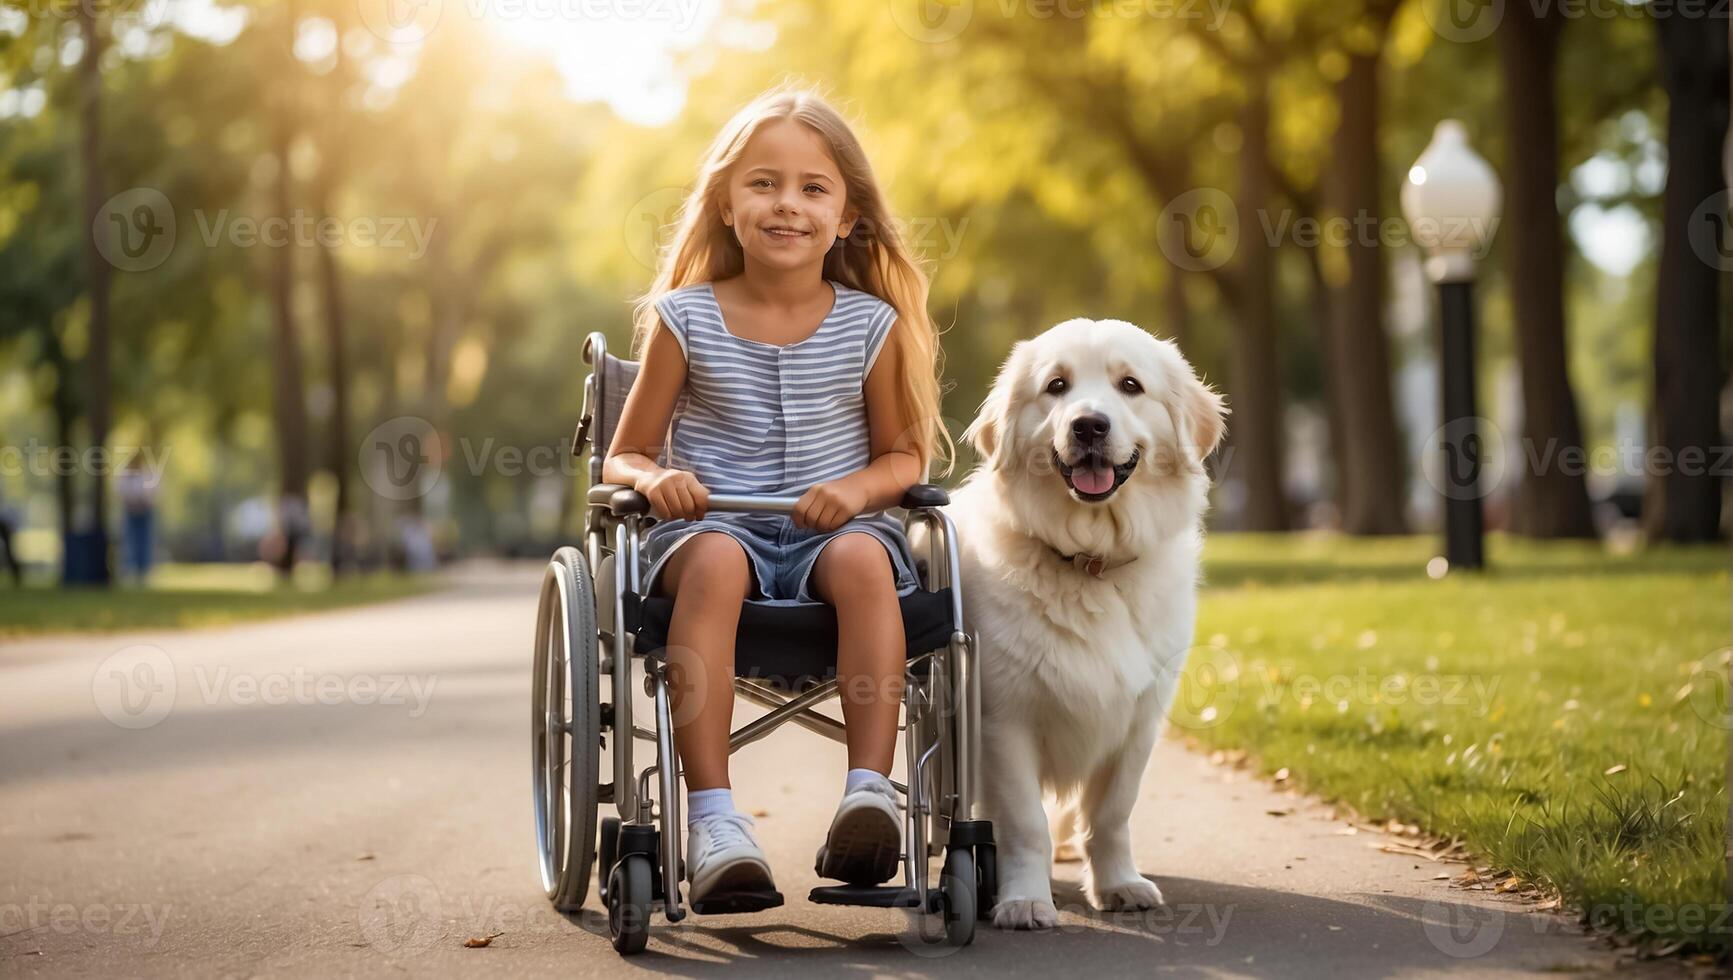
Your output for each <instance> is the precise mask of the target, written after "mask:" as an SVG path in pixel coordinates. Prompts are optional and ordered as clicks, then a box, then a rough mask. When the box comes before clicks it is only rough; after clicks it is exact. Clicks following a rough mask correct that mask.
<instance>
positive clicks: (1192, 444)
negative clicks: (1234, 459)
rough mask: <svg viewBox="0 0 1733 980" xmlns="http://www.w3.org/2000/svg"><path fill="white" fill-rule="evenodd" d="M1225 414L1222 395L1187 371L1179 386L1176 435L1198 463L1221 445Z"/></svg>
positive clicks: (1225, 420) (1225, 423)
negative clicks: (1177, 434) (1178, 435)
mask: <svg viewBox="0 0 1733 980" xmlns="http://www.w3.org/2000/svg"><path fill="white" fill-rule="evenodd" d="M1228 414H1229V410H1228V407H1227V405H1226V404H1225V403H1224V402H1223V400H1222V396H1221V394H1220V393H1218V392H1217V391H1216V390H1215V389H1214V388H1211V387H1210V386H1209V385H1207V384H1204V383H1203V382H1202V381H1200V380H1199V379H1198V377H1197V375H1196V374H1194V373H1192V372H1191V371H1190V370H1187V371H1186V372H1185V380H1183V381H1181V382H1180V386H1179V412H1178V415H1179V418H1178V422H1179V430H1180V432H1179V434H1180V438H1181V439H1183V440H1185V443H1186V448H1187V449H1189V450H1190V451H1191V452H1192V455H1193V458H1195V459H1196V460H1197V461H1198V462H1200V463H1201V462H1203V461H1204V460H1206V459H1208V458H1209V454H1210V453H1212V452H1215V448H1216V446H1217V445H1218V444H1219V443H1220V442H1221V441H1222V436H1223V435H1224V434H1226V432H1227V416H1228Z"/></svg>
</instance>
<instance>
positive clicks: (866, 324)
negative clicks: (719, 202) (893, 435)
mask: <svg viewBox="0 0 1733 980" xmlns="http://www.w3.org/2000/svg"><path fill="white" fill-rule="evenodd" d="M831 285H832V286H833V287H835V289H836V303H835V305H834V306H833V307H832V308H831V311H830V313H829V314H828V315H827V316H826V317H825V318H824V321H823V322H822V323H820V324H819V326H818V329H817V330H816V331H815V332H814V333H813V334H812V336H810V337H807V338H806V339H804V340H801V341H799V342H798V343H793V344H787V345H780V346H779V345H777V344H766V343H761V342H759V341H755V340H746V339H745V338H742V337H737V336H735V335H734V334H732V333H730V332H729V330H728V328H727V327H726V326H725V325H724V324H723V322H722V308H721V306H719V305H718V304H717V302H716V292H715V290H714V289H712V288H711V287H710V285H709V284H708V283H703V284H700V285H696V286H688V287H686V288H684V289H678V290H675V291H673V292H670V293H668V294H667V295H665V296H663V297H662V298H660V299H659V300H657V301H656V304H655V305H656V312H657V314H658V315H659V316H660V317H661V319H662V322H663V323H664V324H666V325H667V327H668V329H669V330H670V331H671V332H672V333H673V334H674V336H675V337H676V338H677V339H678V340H679V341H680V348H681V350H683V351H684V352H685V354H686V387H685V390H684V391H682V392H681V394H680V397H679V399H678V401H676V402H675V405H674V415H673V418H672V420H671V421H670V423H669V436H668V445H667V447H666V450H665V452H666V457H665V460H664V462H663V465H665V466H669V467H673V468H676V469H683V470H690V471H691V472H692V473H693V474H694V475H695V476H697V477H698V482H700V483H702V484H704V486H705V487H706V488H707V489H709V490H710V491H711V492H713V493H738V494H752V495H759V496H789V497H798V496H800V495H802V494H804V493H805V492H806V491H807V490H809V489H811V488H812V486H813V485H815V484H818V483H823V482H825V481H828V480H837V479H841V478H842V477H845V476H848V475H849V474H850V473H855V472H858V471H859V470H862V469H865V468H866V467H867V465H868V464H870V463H871V462H872V440H871V436H870V433H869V431H868V428H867V415H866V396H865V391H864V389H865V385H866V377H867V374H868V373H869V372H870V371H871V370H872V366H873V364H874V363H875V362H876V361H877V360H878V356H879V353H880V352H881V351H882V350H883V349H884V345H885V341H886V339H888V338H889V336H890V332H891V327H892V326H893V325H894V324H895V323H896V319H897V312H896V309H895V307H892V306H891V305H890V304H889V303H886V302H885V301H883V300H881V299H879V298H878V297H876V296H873V295H871V294H870V293H863V292H861V291H859V290H856V289H850V288H849V287H847V286H844V285H842V284H841V283H838V282H835V281H832V282H831ZM704 531H718V532H721V533H725V534H727V535H729V536H730V537H732V538H734V539H735V540H736V541H738V542H739V543H740V546H741V548H742V549H743V550H744V551H745V552H746V555H747V558H748V559H749V561H750V562H751V565H752V569H753V581H754V585H755V588H754V589H753V591H752V593H751V594H750V595H749V596H748V600H747V601H749V602H762V603H768V604H771V605H785V604H803V603H813V602H818V601H819V600H818V599H817V597H816V596H815V594H814V593H813V590H812V587H811V577H812V571H813V568H814V565H815V563H816V561H817V559H818V555H819V552H820V551H821V550H822V549H823V547H824V545H825V543H826V542H827V541H828V540H830V539H831V538H834V537H835V536H836V535H839V534H845V533H848V532H850V531H864V532H866V533H868V534H871V535H872V536H873V537H875V538H877V539H878V540H879V541H880V542H882V543H883V544H884V546H885V548H886V549H888V550H889V553H890V556H891V564H892V566H893V568H894V572H895V578H896V588H897V594H898V595H907V594H909V593H910V592H913V591H914V590H915V589H916V588H917V587H918V586H919V580H918V579H917V577H916V573H915V559H914V556H913V555H912V554H911V553H910V552H909V545H908V539H907V538H906V537H905V536H904V534H903V528H902V524H901V522H899V521H898V520H896V519H895V518H894V517H892V516H891V515H890V514H889V513H887V512H885V511H874V512H870V513H863V514H860V515H857V516H856V517H855V518H854V519H852V520H850V521H849V522H848V523H846V524H844V525H843V526H842V527H840V528H838V529H836V530H834V531H829V532H821V531H817V530H814V529H811V528H799V527H796V526H795V525H794V523H793V521H792V520H791V519H790V518H789V517H788V516H786V515H780V514H764V513H747V514H737V513H723V514H710V515H708V516H706V517H705V518H704V519H703V520H700V521H688V520H683V519H675V520H667V521H659V522H657V523H656V524H655V525H653V526H652V527H651V528H650V529H649V531H648V532H647V534H646V536H645V550H644V554H643V556H642V557H643V560H645V561H647V562H648V563H649V571H648V573H647V575H646V576H645V582H646V587H645V593H646V594H654V591H655V587H656V581H657V577H658V575H659V574H660V573H661V571H662V569H663V568H664V566H665V565H666V564H667V560H668V559H669V558H670V557H672V555H673V553H674V550H675V549H677V548H678V547H679V546H680V545H681V543H683V542H685V541H687V540H689V539H690V538H691V537H693V536H694V535H695V534H698V533H701V532H704Z"/></svg>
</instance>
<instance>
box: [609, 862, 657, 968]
mask: <svg viewBox="0 0 1733 980" xmlns="http://www.w3.org/2000/svg"><path fill="white" fill-rule="evenodd" d="M652 882H653V879H652V876H651V874H650V859H649V858H647V857H645V856H644V855H642V854H628V855H626V856H625V857H624V858H622V859H621V860H620V863H619V864H617V865H615V866H614V870H613V872H612V873H611V874H610V875H609V876H608V938H609V939H611V940H613V943H614V951H615V952H617V953H619V954H620V955H621V956H631V955H632V954H634V953H641V952H643V951H644V946H645V944H646V943H648V942H649V941H650V903H651V901H652V896H651V893H650V890H651V886H652Z"/></svg>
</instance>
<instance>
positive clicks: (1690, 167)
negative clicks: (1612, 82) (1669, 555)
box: [1643, 11, 1733, 541]
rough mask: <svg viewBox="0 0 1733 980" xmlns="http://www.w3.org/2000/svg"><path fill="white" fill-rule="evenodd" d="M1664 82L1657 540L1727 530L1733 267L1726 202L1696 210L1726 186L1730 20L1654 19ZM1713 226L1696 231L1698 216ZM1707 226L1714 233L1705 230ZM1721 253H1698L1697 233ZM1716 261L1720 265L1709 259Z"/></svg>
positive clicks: (1651, 500) (1653, 476)
mask: <svg viewBox="0 0 1733 980" xmlns="http://www.w3.org/2000/svg"><path fill="white" fill-rule="evenodd" d="M1655 28H1656V32H1657V37H1658V40H1659V42H1660V55H1661V77H1662V81H1663V83H1664V84H1665V86H1666V89H1667V189H1666V192H1665V194H1664V195H1663V197H1662V204H1661V209H1662V216H1663V218H1662V221H1663V224H1662V233H1661V265H1660V276H1659V281H1658V282H1657V284H1656V288H1655V341H1654V343H1655V417H1654V425H1653V426H1652V428H1651V431H1652V432H1653V433H1654V437H1655V447H1656V448H1657V449H1660V450H1664V451H1665V455H1664V457H1663V458H1662V460H1661V461H1658V462H1660V465H1657V466H1654V467H1651V468H1650V470H1649V480H1650V481H1651V485H1652V489H1653V491H1654V492H1652V493H1647V494H1645V495H1644V503H1645V504H1652V505H1654V506H1652V507H1651V508H1650V509H1648V510H1646V511H1645V513H1644V514H1643V523H1644V527H1645V529H1646V530H1647V531H1648V534H1649V538H1650V540H1666V541H1712V540H1715V539H1716V538H1717V537H1718V536H1719V535H1720V530H1721V495H1722V491H1723V488H1724V485H1725V484H1724V478H1723V476H1720V475H1717V474H1716V473H1715V472H1713V469H1714V466H1715V462H1716V457H1715V453H1716V451H1717V449H1716V447H1718V446H1720V445H1722V444H1723V440H1722V438H1721V420H1720V397H1721V384H1722V374H1721V345H1720V334H1721V322H1720V321H1721V289H1720V287H1721V277H1722V276H1723V275H1725V273H1724V272H1723V271H1722V270H1723V269H1727V268H1733V229H1730V228H1728V227H1727V224H1726V222H1727V217H1728V216H1727V202H1726V198H1725V197H1724V196H1723V197H1721V198H1720V199H1719V200H1718V201H1717V203H1716V204H1714V205H1712V207H1713V209H1714V210H1713V211H1711V212H1709V213H1707V214H1699V213H1698V209H1699V208H1701V207H1702V206H1703V204H1704V202H1706V201H1711V200H1715V199H1716V196H1717V195H1720V194H1722V192H1723V191H1725V190H1726V187H1727V183H1726V177H1725V175H1724V174H1723V172H1722V169H1721V162H1722V161H1721V154H1722V151H1723V147H1724V146H1725V144H1726V140H1727V114H1728V92H1727V78H1728V50H1727V48H1728V41H1727V30H1726V27H1725V25H1724V24H1720V25H1718V24H1716V22H1715V21H1713V20H1710V21H1709V22H1708V23H1707V24H1705V23H1703V22H1702V21H1701V20H1700V19H1698V18H1694V17H1686V16H1683V15H1682V14H1680V13H1679V12H1677V11H1674V12H1672V14H1671V15H1670V16H1663V17H1656V18H1655ZM1693 221H1704V222H1709V223H1711V226H1710V227H1708V228H1695V229H1694V228H1692V227H1691V222H1693ZM1704 232H1707V234H1703V233H1704ZM1693 234H1697V235H1698V237H1699V241H1700V242H1701V243H1703V244H1706V245H1708V246H1709V248H1710V249H1711V250H1714V249H1715V248H1717V247H1719V249H1720V250H1721V251H1720V253H1719V254H1711V255H1704V256H1699V255H1696V254H1693V249H1692V235H1693ZM1715 259H1719V260H1720V265H1719V268H1718V267H1717V266H1716V265H1712V264H1711V260H1715Z"/></svg>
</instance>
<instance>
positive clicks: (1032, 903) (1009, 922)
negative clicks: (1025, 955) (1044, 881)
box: [993, 898, 1059, 929]
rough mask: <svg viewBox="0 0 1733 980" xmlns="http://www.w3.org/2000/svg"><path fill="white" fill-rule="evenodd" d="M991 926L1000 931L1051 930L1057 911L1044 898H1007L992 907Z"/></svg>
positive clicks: (1056, 917)
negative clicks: (996, 927)
mask: <svg viewBox="0 0 1733 980" xmlns="http://www.w3.org/2000/svg"><path fill="white" fill-rule="evenodd" d="M993 924H994V925H995V926H998V927H999V928H1001V929H1051V928H1053V927H1054V926H1056V925H1058V924H1059V910H1058V909H1056V908H1054V907H1053V903H1052V902H1050V901H1048V900H1047V899H1044V898H1007V899H1005V900H1004V901H1002V902H1000V903H999V904H998V905H995V906H993Z"/></svg>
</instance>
